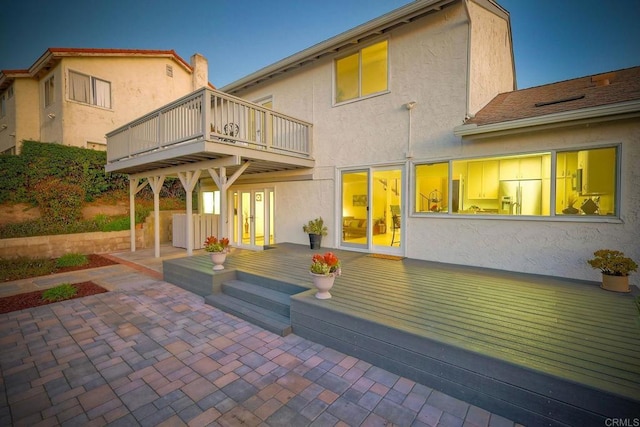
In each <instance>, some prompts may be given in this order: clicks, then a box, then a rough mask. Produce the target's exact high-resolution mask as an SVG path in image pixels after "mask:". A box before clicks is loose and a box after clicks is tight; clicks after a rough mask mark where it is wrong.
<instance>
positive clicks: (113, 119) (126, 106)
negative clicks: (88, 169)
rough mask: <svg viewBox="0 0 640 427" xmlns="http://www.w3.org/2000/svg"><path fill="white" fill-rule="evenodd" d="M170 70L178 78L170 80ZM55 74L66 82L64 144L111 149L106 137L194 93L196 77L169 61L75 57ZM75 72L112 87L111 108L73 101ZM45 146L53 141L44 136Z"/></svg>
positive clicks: (145, 58)
mask: <svg viewBox="0 0 640 427" xmlns="http://www.w3.org/2000/svg"><path fill="white" fill-rule="evenodd" d="M167 65H170V66H172V68H173V77H169V76H167V72H166V67H167ZM56 70H57V71H58V72H59V74H60V75H61V80H59V81H61V82H62V81H63V82H64V83H63V84H61V86H63V89H62V90H63V93H62V96H63V97H64V98H63V99H64V103H63V105H64V113H63V114H64V137H63V139H61V140H62V141H63V142H64V144H65V145H72V146H77V147H85V146H86V144H87V141H89V142H94V143H102V144H106V137H105V135H106V134H107V132H109V131H111V130H113V129H115V128H117V127H119V126H121V125H123V124H125V123H127V122H129V121H131V120H133V119H135V118H136V117H140V116H142V115H144V114H146V113H148V112H149V111H152V110H154V109H156V108H158V107H160V106H162V105H164V104H167V103H169V102H171V101H172V100H175V99H177V98H179V97H181V96H184V95H186V94H188V93H190V92H192V91H193V89H192V78H191V73H190V72H188V71H187V70H185V68H183V67H182V66H179V65H178V64H177V63H176V62H175V61H172V60H170V59H168V58H148V57H144V58H139V57H70V58H64V59H63V60H62V61H61V62H60V64H59V65H58V67H57V68H56ZM70 70H71V71H75V72H79V73H82V74H86V75H89V76H92V77H96V78H99V79H102V80H106V81H108V82H110V83H111V108H110V109H109V108H101V107H97V106H95V105H89V104H84V103H81V102H76V101H73V100H70V99H69V96H68V87H69V71H70ZM62 79H64V80H62ZM158 88H162V90H158ZM43 141H49V139H44V135H43Z"/></svg>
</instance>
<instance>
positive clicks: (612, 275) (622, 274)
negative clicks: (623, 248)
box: [587, 249, 638, 292]
mask: <svg viewBox="0 0 640 427" xmlns="http://www.w3.org/2000/svg"><path fill="white" fill-rule="evenodd" d="M593 255H595V258H593V259H590V260H588V261H587V262H588V263H589V265H590V266H591V267H593V268H597V269H599V270H600V271H601V272H602V289H606V290H608V291H615V292H629V274H631V272H633V271H636V270H638V264H636V263H635V261H633V260H632V259H631V258H627V257H625V256H624V253H622V252H620V251H614V250H610V249H600V250H597V251H595V252H594V253H593Z"/></svg>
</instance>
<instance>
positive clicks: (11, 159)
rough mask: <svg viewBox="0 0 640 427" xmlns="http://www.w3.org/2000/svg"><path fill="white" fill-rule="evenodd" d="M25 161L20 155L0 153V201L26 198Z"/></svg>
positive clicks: (15, 200) (14, 200)
mask: <svg viewBox="0 0 640 427" xmlns="http://www.w3.org/2000/svg"><path fill="white" fill-rule="evenodd" d="M24 170H25V162H24V158H23V157H21V156H14V155H10V154H2V155H0V182H1V183H2V185H1V186H0V203H4V202H8V201H11V202H17V201H22V200H25V199H26V187H25V180H24Z"/></svg>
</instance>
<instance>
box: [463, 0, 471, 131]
mask: <svg viewBox="0 0 640 427" xmlns="http://www.w3.org/2000/svg"><path fill="white" fill-rule="evenodd" d="M462 6H463V9H464V12H465V14H466V15H467V22H469V26H468V31H469V32H468V34H467V81H466V85H465V87H466V98H467V99H466V100H465V112H464V121H467V119H468V118H471V117H472V115H471V112H470V109H471V107H470V105H469V104H470V102H471V95H470V92H471V12H469V0H463V1H462ZM461 142H462V140H461Z"/></svg>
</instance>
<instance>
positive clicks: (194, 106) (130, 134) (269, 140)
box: [107, 88, 312, 163]
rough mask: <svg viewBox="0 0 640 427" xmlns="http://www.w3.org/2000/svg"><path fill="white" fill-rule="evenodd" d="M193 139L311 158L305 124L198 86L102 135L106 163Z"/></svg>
mask: <svg viewBox="0 0 640 427" xmlns="http://www.w3.org/2000/svg"><path fill="white" fill-rule="evenodd" d="M196 140H210V141H214V142H217V143H221V144H235V145H238V146H244V147H248V148H253V149H256V150H267V151H271V152H277V153H280V154H288V155H292V156H297V157H310V156H311V149H312V147H311V124H310V123H307V122H304V121H302V120H297V119H295V118H293V117H290V116H287V115H284V114H280V113H277V112H275V111H272V110H270V109H267V108H264V107H261V106H259V105H256V104H252V103H251V102H247V101H245V100H243V99H240V98H237V97H234V96H231V95H227V94H225V93H222V92H218V91H216V90H212V89H207V88H203V89H200V90H198V91H196V92H194V93H192V94H190V95H187V96H185V97H183V98H180V99H178V100H177V101H175V102H173V103H171V104H169V105H166V106H164V107H162V108H159V109H157V110H155V111H153V112H151V113H149V114H147V115H145V116H143V117H141V118H139V119H137V120H135V121H133V122H131V123H128V124H126V125H124V126H122V127H120V128H118V129H116V130H114V131H112V132H110V133H108V134H107V162H108V163H113V162H117V161H119V160H122V159H127V158H132V157H137V156H143V155H145V154H146V153H150V152H155V151H157V150H160V149H164V148H168V147H171V146H176V145H178V144H183V143H187V142H190V141H196Z"/></svg>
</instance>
